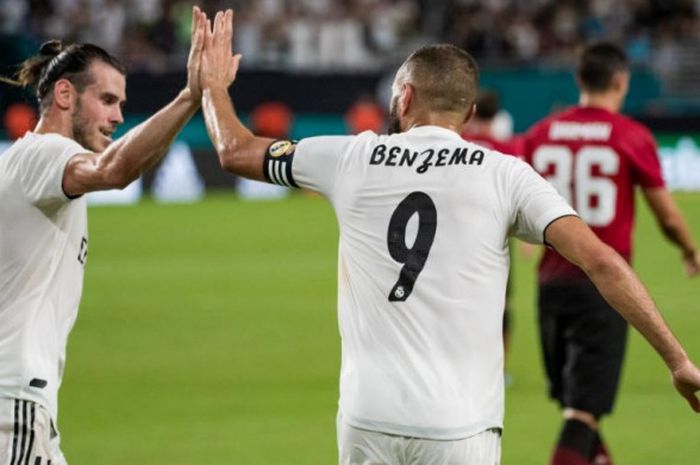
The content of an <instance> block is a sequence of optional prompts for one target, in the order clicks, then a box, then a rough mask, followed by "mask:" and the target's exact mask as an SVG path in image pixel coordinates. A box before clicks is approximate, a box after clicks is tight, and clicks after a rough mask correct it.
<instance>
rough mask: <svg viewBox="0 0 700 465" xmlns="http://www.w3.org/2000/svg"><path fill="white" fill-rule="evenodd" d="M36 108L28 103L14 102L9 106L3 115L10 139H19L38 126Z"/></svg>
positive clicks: (6, 131)
mask: <svg viewBox="0 0 700 465" xmlns="http://www.w3.org/2000/svg"><path fill="white" fill-rule="evenodd" d="M36 122H37V115H36V110H34V108H33V107H31V106H29V105H27V104H26V103H14V104H12V105H10V106H9V107H7V110H6V111H5V115H4V117H3V124H4V126H5V133H6V134H7V138H8V139H10V140H15V139H19V138H20V137H22V136H23V135H24V134H25V133H26V132H27V131H31V130H32V129H34V126H36Z"/></svg>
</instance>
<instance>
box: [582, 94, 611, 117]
mask: <svg viewBox="0 0 700 465" xmlns="http://www.w3.org/2000/svg"><path fill="white" fill-rule="evenodd" d="M578 103H579V105H580V106H582V107H588V108H602V109H604V110H608V111H609V112H610V113H619V111H620V107H621V106H622V102H621V101H620V99H619V98H617V96H616V95H615V94H612V93H610V92H604V93H599V94H598V93H590V92H582V93H581V97H580V98H579V101H578Z"/></svg>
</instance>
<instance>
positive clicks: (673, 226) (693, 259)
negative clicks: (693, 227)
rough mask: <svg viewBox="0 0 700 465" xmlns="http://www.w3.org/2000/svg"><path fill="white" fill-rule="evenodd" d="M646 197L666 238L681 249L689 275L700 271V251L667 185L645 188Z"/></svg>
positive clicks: (694, 274)
mask: <svg viewBox="0 0 700 465" xmlns="http://www.w3.org/2000/svg"><path fill="white" fill-rule="evenodd" d="M642 192H643V193H644V198H645V199H646V201H647V204H648V205H649V207H650V208H651V211H652V212H653V213H654V217H655V218H656V222H657V223H658V225H659V227H660V228H661V231H663V233H664V235H665V236H666V238H667V239H668V240H669V241H671V242H672V243H673V244H674V245H675V246H676V247H678V248H679V249H680V250H681V254H682V260H683V263H684V264H685V268H686V272H687V273H688V276H696V275H698V273H700V253H698V250H697V248H696V247H695V244H694V243H693V239H692V236H691V235H690V230H689V229H688V225H687V223H686V222H685V219H684V218H683V214H682V213H681V211H680V210H679V209H678V206H677V205H676V202H674V200H673V197H671V193H670V192H669V191H668V189H666V188H665V187H656V188H646V189H643V190H642Z"/></svg>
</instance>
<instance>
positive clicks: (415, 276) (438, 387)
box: [294, 126, 570, 439]
mask: <svg viewBox="0 0 700 465" xmlns="http://www.w3.org/2000/svg"><path fill="white" fill-rule="evenodd" d="M332 141H333V142H332ZM348 141H351V142H348ZM342 144H347V145H346V146H345V147H344V148H342ZM312 145H316V146H317V147H320V146H322V145H325V146H326V147H327V149H326V150H320V149H315V150H312V148H311V146H312ZM312 151H314V152H317V153H323V152H325V153H331V152H333V151H337V152H340V153H341V154H342V155H341V156H340V157H339V158H338V159H337V163H335V164H334V165H333V167H332V168H329V167H328V166H326V167H323V168H321V167H319V165H320V164H321V163H331V162H330V161H328V160H329V159H330V158H331V156H330V155H329V156H326V157H323V156H320V155H319V156H317V157H315V156H314V157H312V156H311V155H310V153H311V152H312ZM294 166H295V170H294V177H295V178H296V181H297V182H299V183H300V184H301V185H307V186H311V187H315V188H318V189H319V190H321V191H322V192H324V193H325V194H326V195H327V196H328V198H329V199H330V200H331V202H332V203H333V206H334V208H335V211H336V215H337V218H338V222H339V226H340V236H341V237H340V245H339V269H338V275H339V276H338V281H339V291H338V292H339V295H338V301H339V321H340V328H341V333H342V340H343V361H342V372H341V410H342V412H343V415H344V418H345V420H346V421H348V422H349V423H350V424H352V425H354V426H356V427H359V428H365V429H370V430H379V431H384V432H389V433H394V434H400V435H406V436H419V437H431V438H435V439H449V438H459V437H467V436H469V435H470V434H476V433H478V432H479V431H483V430H484V429H487V428H492V427H500V426H501V420H502V411H503V387H502V383H503V371H502V370H503V364H502V342H501V324H502V311H503V306H504V296H505V287H506V281H507V276H508V253H507V238H508V235H509V232H510V230H511V228H512V227H513V226H514V225H515V224H516V221H517V218H516V217H519V216H520V215H519V211H520V209H521V208H524V207H523V206H522V205H519V204H518V202H519V201H520V199H521V198H525V197H526V196H525V195H524V194H523V195H520V193H521V192H523V193H524V192H525V191H526V190H528V195H529V194H530V193H531V192H530V191H529V189H533V190H536V189H537V188H540V187H541V188H542V189H541V190H544V191H546V193H550V192H551V194H549V195H553V196H556V198H557V199H560V198H559V196H557V195H556V194H555V193H554V192H553V190H552V189H551V187H550V186H548V185H547V184H546V183H545V182H544V181H542V182H541V186H540V187H537V186H536V185H537V183H538V182H539V181H541V179H540V178H539V177H538V176H537V175H536V174H535V173H534V172H532V170H530V169H529V168H528V167H527V166H526V165H525V164H524V163H523V162H521V161H520V160H518V159H516V158H514V157H506V156H503V155H502V154H500V153H497V152H493V151H490V150H488V149H485V148H483V147H481V146H478V145H476V144H472V143H469V142H466V141H464V140H462V139H461V138H460V136H459V135H458V134H456V133H454V132H452V131H449V130H447V129H444V128H438V127H432V126H423V127H418V128H414V129H412V130H410V131H408V132H406V133H402V134H395V135H392V136H377V135H376V134H374V133H363V134H361V135H359V136H357V137H355V138H338V139H329V140H328V141H327V142H323V143H320V142H318V141H317V142H316V143H315V144H312V143H311V142H306V141H301V142H300V143H299V146H298V149H297V156H296V158H295V165H294ZM329 166H330V165H329ZM321 170H323V172H325V173H327V172H329V171H330V174H329V175H328V179H327V180H323V181H321V182H320V184H322V185H321V186H319V185H318V184H319V183H318V182H317V183H315V184H316V185H315V186H314V183H312V176H305V173H311V172H320V171H321ZM533 178H534V182H532V180H533ZM546 193H545V195H546ZM536 203H537V202H532V205H534V204H536ZM561 204H562V205H564V207H565V209H564V210H565V211H563V210H562V209H561V208H560V209H558V210H557V211H556V212H555V213H556V214H560V213H561V214H568V213H570V209H569V208H568V206H566V205H565V204H564V203H563V202H561ZM557 205H558V204H557ZM543 213H545V212H544V211H540V210H537V211H536V212H535V211H534V210H533V211H529V212H528V215H523V217H525V216H527V217H528V218H530V219H532V218H535V217H537V221H534V220H533V221H532V222H531V223H528V224H527V225H521V226H522V229H523V230H528V231H529V234H531V235H534V236H537V235H541V233H542V231H543V229H544V226H545V224H544V223H543V222H544V221H545V218H544V217H545V216H546V215H544V214H543ZM547 213H551V212H547ZM551 219H552V218H549V219H548V220H547V221H551ZM520 221H522V222H523V223H526V222H527V220H526V219H525V218H520ZM540 223H541V224H540ZM532 231H538V232H536V233H532ZM524 235H527V233H524ZM538 239H539V240H540V241H541V237H537V238H536V239H533V240H538Z"/></svg>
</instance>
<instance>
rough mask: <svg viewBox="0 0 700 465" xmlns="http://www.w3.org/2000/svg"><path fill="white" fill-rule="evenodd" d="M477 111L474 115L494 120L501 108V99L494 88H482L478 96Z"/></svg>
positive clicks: (486, 119) (481, 118) (482, 118)
mask: <svg viewBox="0 0 700 465" xmlns="http://www.w3.org/2000/svg"><path fill="white" fill-rule="evenodd" d="M475 103H476V113H475V114H474V116H475V117H476V118H478V119H480V120H485V121H490V120H492V119H493V118H494V117H495V116H496V114H497V113H498V111H499V110H500V109H501V99H500V98H499V97H498V94H497V93H496V92H494V91H492V90H482V91H480V92H479V94H478V95H477V96H476V102H475Z"/></svg>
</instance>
